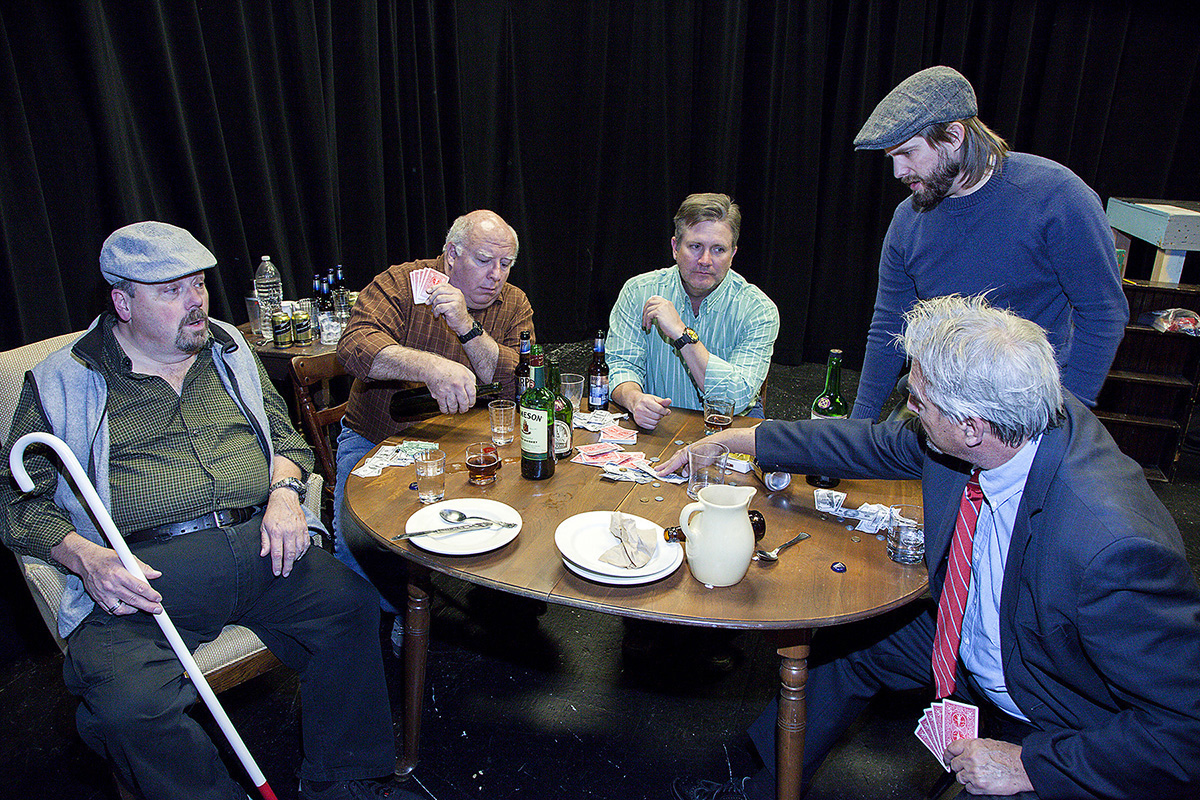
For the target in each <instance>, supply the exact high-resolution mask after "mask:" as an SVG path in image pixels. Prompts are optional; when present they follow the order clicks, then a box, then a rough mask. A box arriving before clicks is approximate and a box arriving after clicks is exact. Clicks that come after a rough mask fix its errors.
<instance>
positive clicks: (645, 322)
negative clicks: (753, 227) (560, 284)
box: [607, 194, 779, 430]
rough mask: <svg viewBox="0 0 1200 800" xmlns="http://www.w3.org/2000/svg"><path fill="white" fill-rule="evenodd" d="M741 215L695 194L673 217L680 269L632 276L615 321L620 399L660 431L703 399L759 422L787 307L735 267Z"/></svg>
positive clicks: (722, 201)
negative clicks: (676, 411)
mask: <svg viewBox="0 0 1200 800" xmlns="http://www.w3.org/2000/svg"><path fill="white" fill-rule="evenodd" d="M741 225H742V213H741V210H740V209H739V208H738V207H737V204H735V203H733V202H732V201H731V200H730V199H729V196H728V195H724V194H693V195H690V196H689V197H688V198H687V199H686V200H684V201H683V205H681V206H680V207H679V211H678V212H677V213H676V214H675V235H674V236H672V237H671V252H672V254H673V255H674V256H675V265H674V266H671V267H666V268H663V269H659V270H654V271H652V272H646V273H643V274H641V275H637V276H634V277H633V278H630V279H629V280H628V281H627V282H626V283H625V286H624V287H622V289H621V293H620V295H618V296H617V302H616V304H615V305H614V306H613V310H612V313H611V314H610V315H609V324H608V327H609V330H608V345H607V354H608V362H609V384H610V385H611V386H612V387H613V389H612V398H613V400H615V401H616V402H617V403H619V404H620V405H621V406H623V407H625V408H626V409H628V410H629V412H630V413H631V414H632V415H633V419H634V421H635V422H636V423H637V424H638V426H639V427H641V428H644V429H647V430H653V429H654V428H655V427H656V426H657V425H658V422H659V420H661V419H662V418H663V417H665V416H666V415H667V414H670V413H671V408H672V407H676V408H689V409H695V410H699V409H701V408H703V403H704V397H705V395H711V394H720V395H722V396H725V397H728V398H729V399H731V400H732V401H733V404H734V413H737V414H744V415H747V416H757V417H761V416H762V415H763V414H762V403H761V400H760V398H759V393H760V391H761V390H762V385H763V381H764V380H766V377H767V369H768V367H770V365H771V352H772V350H773V349H774V347H775V337H776V336H777V335H778V334H779V310H778V309H777V308H776V307H775V304H774V303H773V302H771V299H770V298H769V297H767V295H766V294H765V293H764V292H763V291H762V290H761V289H759V288H758V287H756V286H753V285H751V284H750V283H749V282H747V281H746V279H745V278H743V277H742V276H741V275H739V274H738V273H736V272H734V271H733V270H732V269H731V266H732V264H733V256H734V254H736V253H737V238H738V231H739V230H740V229H741Z"/></svg>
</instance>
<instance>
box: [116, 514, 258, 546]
mask: <svg viewBox="0 0 1200 800" xmlns="http://www.w3.org/2000/svg"><path fill="white" fill-rule="evenodd" d="M257 511H258V507H257V506H247V507H245V508H222V509H220V510H219V511H210V512H209V513H207V514H205V515H204V516H202V517H196V518H195V519H189V520H187V521H185V522H170V523H167V524H166V525H159V526H157V527H154V528H145V529H143V530H140V531H134V532H133V533H130V534H127V535H126V536H125V541H126V542H127V543H129V544H139V543H141V542H149V541H151V540H153V541H159V542H165V541H167V540H168V539H171V538H173V537H176V536H182V535H184V534H185V533H196V532H197V531H207V530H212V529H213V528H227V527H229V526H230V525H240V524H241V523H243V522H245V521H246V520H248V519H250V518H251V517H253V516H254V515H255V513H256V512H257Z"/></svg>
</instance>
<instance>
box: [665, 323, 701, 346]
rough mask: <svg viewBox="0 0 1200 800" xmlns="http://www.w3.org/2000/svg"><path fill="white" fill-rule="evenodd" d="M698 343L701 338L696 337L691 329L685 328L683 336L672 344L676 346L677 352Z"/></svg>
mask: <svg viewBox="0 0 1200 800" xmlns="http://www.w3.org/2000/svg"><path fill="white" fill-rule="evenodd" d="M698 341H700V337H699V336H697V335H696V332H695V331H694V330H692V329H691V328H684V329H683V335H682V336H680V337H679V338H678V339H676V340H675V341H673V342H671V344H673V345H675V349H676V350H682V349H683V348H685V347H687V346H688V345H689V344H695V343H696V342H698Z"/></svg>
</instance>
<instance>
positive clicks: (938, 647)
mask: <svg viewBox="0 0 1200 800" xmlns="http://www.w3.org/2000/svg"><path fill="white" fill-rule="evenodd" d="M982 506H983V490H982V489H981V488H979V470H978V469H976V470H974V471H973V472H972V473H971V477H970V479H969V480H968V481H967V488H966V490H965V491H964V492H963V496H962V501H961V502H960V503H959V505H958V521H957V522H955V523H954V539H953V540H952V541H951V542H950V565H949V567H948V568H947V570H946V582H945V583H944V584H943V585H942V597H941V599H940V600H939V601H938V615H937V634H936V635H935V636H934V639H933V678H934V681H935V682H936V683H937V699H939V700H941V699H942V698H943V697H948V696H949V695H951V694H952V693H953V692H954V670H955V668H956V667H957V665H958V641H959V638H960V637H961V636H962V623H963V610H964V609H965V608H966V607H967V588H968V587H969V586H970V584H971V545H972V542H973V540H974V538H975V523H976V522H978V521H979V509H980V508H981V507H982Z"/></svg>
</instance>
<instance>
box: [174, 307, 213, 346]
mask: <svg viewBox="0 0 1200 800" xmlns="http://www.w3.org/2000/svg"><path fill="white" fill-rule="evenodd" d="M201 320H204V321H206V322H207V320H208V315H207V314H205V313H204V312H203V311H201V310H200V309H198V308H197V309H193V310H192V311H191V312H189V313H188V315H187V316H186V317H184V318H183V320H182V321H181V322H180V323H179V331H178V333H176V334H175V347H176V348H177V349H178V350H179V351H180V352H181V353H189V354H191V355H195V354H196V353H199V352H200V351H201V350H202V349H204V345H205V344H206V343H207V342H208V325H205V326H204V328H203V329H202V330H199V331H195V332H193V331H189V330H186V328H185V326H187V325H191V324H192V323H195V322H200V321H201Z"/></svg>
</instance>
